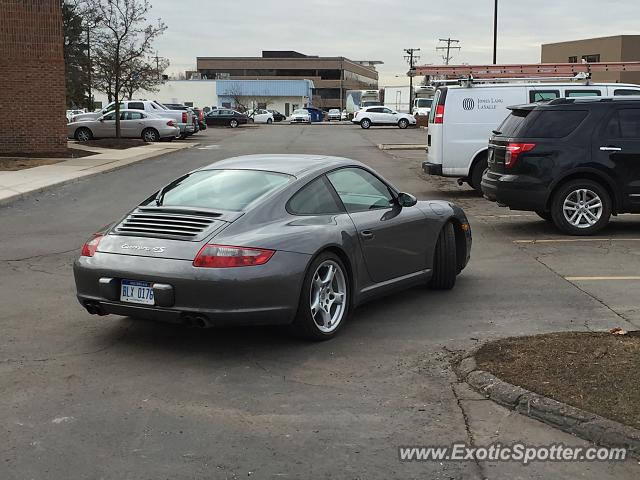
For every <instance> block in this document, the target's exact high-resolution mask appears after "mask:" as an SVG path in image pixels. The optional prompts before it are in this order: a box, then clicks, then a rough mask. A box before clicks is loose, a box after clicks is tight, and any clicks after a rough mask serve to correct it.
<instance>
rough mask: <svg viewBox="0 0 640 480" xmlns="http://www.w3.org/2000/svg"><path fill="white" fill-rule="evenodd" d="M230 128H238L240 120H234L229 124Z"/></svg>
mask: <svg viewBox="0 0 640 480" xmlns="http://www.w3.org/2000/svg"><path fill="white" fill-rule="evenodd" d="M229 126H230V127H231V128H236V127H237V126H238V120H236V119H232V120H231V121H230V122H229Z"/></svg>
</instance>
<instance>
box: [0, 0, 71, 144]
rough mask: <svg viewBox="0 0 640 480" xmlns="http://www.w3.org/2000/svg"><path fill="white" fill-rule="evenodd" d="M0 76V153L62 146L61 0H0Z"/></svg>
mask: <svg viewBox="0 0 640 480" xmlns="http://www.w3.org/2000/svg"><path fill="white" fill-rule="evenodd" d="M0 81H1V82H2V88H0V112H2V118H3V119H4V121H5V125H4V128H2V129H0V155H7V154H12V153H19V154H23V153H33V154H55V153H59V152H63V151H65V150H66V148H67V127H66V118H65V109H66V106H65V77H64V53H63V33H62V11H61V2H60V0H0ZM7 122H8V123H7Z"/></svg>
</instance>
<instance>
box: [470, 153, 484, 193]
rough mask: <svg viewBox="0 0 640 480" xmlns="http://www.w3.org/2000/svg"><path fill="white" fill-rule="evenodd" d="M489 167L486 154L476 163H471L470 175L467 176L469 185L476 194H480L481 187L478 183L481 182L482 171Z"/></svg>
mask: <svg viewBox="0 0 640 480" xmlns="http://www.w3.org/2000/svg"><path fill="white" fill-rule="evenodd" d="M487 168H489V163H488V159H487V155H486V154H484V155H482V157H480V158H479V159H478V160H477V161H476V163H475V164H474V165H473V168H472V169H471V176H470V177H469V185H471V188H473V189H474V190H475V191H476V192H477V193H478V195H480V196H482V187H481V186H480V184H481V183H482V176H483V175H484V172H485V171H486V170H487Z"/></svg>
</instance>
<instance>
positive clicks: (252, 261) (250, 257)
mask: <svg viewBox="0 0 640 480" xmlns="http://www.w3.org/2000/svg"><path fill="white" fill-rule="evenodd" d="M274 253H276V252H275V250H268V249H265V248H253V247H235V246H230V245H215V244H207V245H205V246H204V247H202V248H201V249H200V251H199V252H198V254H197V255H196V258H195V259H194V260H193V266H194V267H204V268H229V267H252V266H256V265H264V264H265V263H267V262H268V261H269V260H270V259H271V257H273V254H274Z"/></svg>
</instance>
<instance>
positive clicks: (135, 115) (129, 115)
mask: <svg viewBox="0 0 640 480" xmlns="http://www.w3.org/2000/svg"><path fill="white" fill-rule="evenodd" d="M124 115H125V116H124V118H122V117H121V118H122V119H123V120H141V119H143V118H144V116H143V115H142V113H140V112H124Z"/></svg>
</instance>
